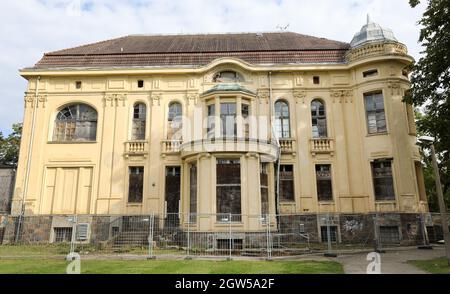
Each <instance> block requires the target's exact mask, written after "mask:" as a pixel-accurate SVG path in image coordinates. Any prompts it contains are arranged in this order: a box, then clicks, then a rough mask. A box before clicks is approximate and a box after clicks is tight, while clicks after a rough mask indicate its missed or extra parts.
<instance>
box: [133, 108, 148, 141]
mask: <svg viewBox="0 0 450 294" xmlns="http://www.w3.org/2000/svg"><path fill="white" fill-rule="evenodd" d="M141 105H142V106H143V111H141V110H140V109H139V111H138V114H139V115H141V114H144V117H143V118H142V117H138V118H136V117H135V116H136V107H139V106H141ZM131 116H132V118H131V140H134V141H144V140H146V139H147V117H148V111H147V104H146V103H144V102H141V101H138V102H136V103H134V105H133V108H132V115H131ZM138 122H141V124H143V129H144V130H143V132H142V131H141V132H140V134H142V135H143V136H142V138H137V137H136V134H135V133H134V130H135V124H136V123H138Z"/></svg>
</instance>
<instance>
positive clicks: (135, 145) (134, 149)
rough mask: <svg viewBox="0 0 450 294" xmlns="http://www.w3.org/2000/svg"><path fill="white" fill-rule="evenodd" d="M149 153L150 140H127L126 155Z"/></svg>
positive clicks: (144, 154)
mask: <svg viewBox="0 0 450 294" xmlns="http://www.w3.org/2000/svg"><path fill="white" fill-rule="evenodd" d="M147 154H148V142H147V141H145V140H133V141H127V142H125V157H129V156H134V155H137V156H144V157H145V156H146V155H147Z"/></svg>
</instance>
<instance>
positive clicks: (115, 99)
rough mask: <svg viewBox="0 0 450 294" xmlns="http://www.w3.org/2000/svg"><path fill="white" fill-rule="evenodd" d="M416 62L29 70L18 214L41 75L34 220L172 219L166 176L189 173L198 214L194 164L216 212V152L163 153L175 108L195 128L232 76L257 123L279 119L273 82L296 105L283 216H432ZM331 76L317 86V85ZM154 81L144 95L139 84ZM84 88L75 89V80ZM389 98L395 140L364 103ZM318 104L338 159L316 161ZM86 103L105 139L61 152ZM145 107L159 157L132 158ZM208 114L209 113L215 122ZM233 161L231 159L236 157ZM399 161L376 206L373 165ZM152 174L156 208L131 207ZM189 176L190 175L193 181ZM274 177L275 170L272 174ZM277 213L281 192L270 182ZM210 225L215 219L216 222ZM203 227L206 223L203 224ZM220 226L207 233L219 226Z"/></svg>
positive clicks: (253, 159) (203, 197) (149, 198)
mask: <svg viewBox="0 0 450 294" xmlns="http://www.w3.org/2000/svg"><path fill="white" fill-rule="evenodd" d="M410 62H411V59H410V58H409V57H407V56H406V55H405V56H395V55H389V54H386V55H382V56H377V57H371V56H370V54H369V55H368V57H367V58H365V59H364V58H363V59H361V58H360V59H356V60H354V61H351V62H349V64H346V65H317V66H313V65H308V66H305V65H298V66H292V65H291V66H281V65H280V66H272V67H257V66H252V65H249V64H246V63H243V62H241V61H238V60H234V59H220V60H217V61H215V62H213V64H211V65H209V66H207V67H204V68H200V69H199V68H195V69H186V68H184V69H181V68H180V69H148V70H145V69H141V70H133V69H130V70H128V72H127V70H122V71H119V70H113V69H111V70H106V69H105V70H103V71H88V70H84V71H83V70H80V71H72V72H70V71H53V72H51V71H48V72H40V73H36V72H22V74H23V75H24V76H25V77H26V78H27V79H28V80H29V84H28V89H27V94H26V97H25V115H24V128H23V130H24V132H23V139H22V145H21V150H20V160H19V167H18V173H17V182H16V188H15V195H14V200H13V213H14V214H18V213H19V212H20V205H21V203H22V202H21V201H22V199H23V197H24V187H25V177H26V170H27V154H28V149H29V146H30V132H31V124H32V114H33V106H34V103H36V90H37V89H36V84H37V81H36V79H37V75H40V76H41V80H40V83H39V89H38V90H39V92H38V97H37V100H38V107H37V108H36V126H35V131H36V133H35V137H34V144H33V150H32V160H31V167H30V174H29V181H28V190H27V193H26V195H25V199H26V201H25V202H26V211H27V213H33V214H63V213H79V214H85V213H90V214H140V213H149V212H156V213H162V212H163V211H164V189H165V187H164V185H165V181H164V180H165V177H164V169H165V166H166V165H181V166H182V177H183V179H184V180H183V181H182V182H183V183H182V188H181V189H182V195H181V199H182V200H181V201H182V208H181V210H182V212H187V211H188V207H189V200H188V197H187V196H186V195H187V194H188V187H187V179H188V175H187V171H188V165H187V162H191V161H196V162H197V164H198V176H199V182H198V184H199V188H198V212H199V213H214V212H215V203H216V202H215V185H214V183H215V165H214V164H215V156H216V155H215V154H205V153H201V154H198V155H196V156H190V157H187V158H185V159H183V160H182V159H181V157H180V155H179V153H174V154H171V153H167V154H166V153H163V152H162V146H163V145H162V141H163V140H165V138H166V130H167V123H166V122H167V113H168V105H169V103H170V102H172V101H179V102H181V103H182V105H183V113H184V114H187V115H188V117H189V118H190V119H193V118H194V117H195V113H194V109H195V108H196V107H199V108H200V109H202V111H203V114H204V113H205V111H206V110H205V105H204V103H205V101H204V100H202V99H201V98H200V97H199V94H201V93H202V92H204V91H205V90H208V89H210V88H211V87H212V86H214V85H215V83H212V82H211V81H212V76H213V74H214V73H216V72H217V71H219V70H221V69H232V70H236V71H238V72H240V73H241V74H242V75H243V76H244V77H245V82H243V83H242V85H243V86H244V87H246V88H247V89H249V90H252V91H254V92H255V93H257V96H256V98H255V100H254V101H253V102H252V104H251V105H252V110H251V111H252V113H253V114H255V113H256V114H257V115H265V116H267V115H269V108H270V107H269V101H270V100H269V98H268V96H269V79H268V73H269V71H270V72H271V80H272V85H271V86H272V93H273V96H272V103H274V102H275V101H276V100H277V99H280V98H282V99H285V100H286V101H288V102H289V106H290V111H291V133H292V139H293V140H294V145H293V146H294V149H293V150H292V152H289V153H284V154H283V155H282V163H292V164H294V165H295V166H294V173H295V202H294V203H282V207H281V209H282V212H286V213H290V212H292V213H298V212H328V211H329V212H348V213H353V212H371V211H400V212H418V211H424V210H426V203H425V202H420V201H419V192H418V186H417V182H416V175H415V170H414V161H415V160H420V155H419V152H418V149H417V147H416V146H415V140H416V138H415V135H414V134H410V133H409V131H408V120H407V112H406V107H405V104H404V103H403V102H402V101H401V100H402V96H403V94H404V91H405V90H406V89H408V87H409V82H408V79H407V78H406V77H404V76H403V75H402V69H403V68H404V67H405V66H406V65H407V64H408V63H410ZM375 68H376V69H378V72H379V75H378V76H376V77H370V78H363V76H362V72H363V71H366V70H368V69H375ZM315 75H317V76H320V79H321V83H320V85H314V84H313V82H312V77H313V76H315ZM138 79H143V80H144V81H145V84H144V88H142V89H140V88H138V87H137V80H138ZM78 80H79V81H82V89H80V90H77V89H75V81H78ZM374 90H381V91H382V92H383V97H384V102H385V112H386V120H387V128H388V133H387V134H384V135H368V134H367V126H366V117H365V110H364V101H363V93H365V92H370V91H374ZM315 98H320V99H322V100H323V101H324V102H325V106H326V113H327V124H328V136H329V138H330V139H332V140H333V142H334V150H333V151H332V152H327V153H317V154H314V153H312V152H311V149H310V145H311V142H310V139H311V133H312V130H311V111H310V104H311V101H312V100H313V99H315ZM74 102H83V103H86V104H88V105H91V106H92V107H93V108H95V109H96V110H97V112H98V128H97V140H96V142H92V143H66V144H62V143H53V142H51V138H52V133H53V121H54V119H55V116H56V113H57V111H58V110H59V109H60V108H61V107H62V106H64V105H66V104H70V103H74ZM136 102H144V103H145V104H146V105H147V111H148V115H147V135H146V138H147V145H146V146H147V147H146V148H147V151H148V153H147V154H143V155H142V156H124V153H125V142H126V141H128V140H129V139H130V134H131V131H130V128H131V120H132V108H133V105H134V104H135V103H136ZM204 115H205V114H204ZM224 155H225V156H226V155H227V154H226V153H225V154H224ZM228 155H229V154H228ZM238 156H240V158H241V163H242V167H241V168H242V213H243V214H258V213H260V196H259V174H258V169H259V163H258V161H259V157H258V155H257V154H252V153H250V154H246V153H241V154H239V155H238ZM386 157H392V158H393V159H394V160H393V178H394V185H395V193H396V200H395V201H382V202H376V201H374V195H373V194H374V192H373V185H372V177H371V170H370V161H371V160H373V159H377V158H386ZM316 163H331V164H332V173H333V196H334V201H332V202H322V203H319V202H318V201H317V196H316V185H315V171H314V164H316ZM136 165H139V166H141V165H142V166H144V167H145V181H144V200H143V203H142V205H140V204H127V193H128V187H127V183H128V176H127V171H128V167H129V166H136ZM185 171H186V173H185ZM270 172H271V174H272V175H273V173H274V170H273V167H271V168H270ZM269 190H270V199H271V212H274V211H275V207H274V204H273V203H274V197H275V196H274V192H273V191H274V182H273V178H272V179H271V183H270V187H269ZM207 221H210V220H207ZM200 224H202V223H201V220H200ZM208 225H209V224H204V226H205V227H207V226H208Z"/></svg>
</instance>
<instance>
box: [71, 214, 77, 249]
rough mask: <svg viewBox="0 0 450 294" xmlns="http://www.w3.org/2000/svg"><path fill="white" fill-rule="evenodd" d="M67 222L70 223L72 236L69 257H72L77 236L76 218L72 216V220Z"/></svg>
mask: <svg viewBox="0 0 450 294" xmlns="http://www.w3.org/2000/svg"><path fill="white" fill-rule="evenodd" d="M69 220H70V221H71V223H72V236H71V239H70V252H69V253H70V255H73V253H74V252H75V238H76V234H77V225H78V217H77V216H76V215H74V216H72V218H69Z"/></svg>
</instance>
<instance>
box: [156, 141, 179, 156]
mask: <svg viewBox="0 0 450 294" xmlns="http://www.w3.org/2000/svg"><path fill="white" fill-rule="evenodd" d="M182 143H183V141H181V140H163V141H161V154H163V155H165V154H172V153H179V152H180V146H181V144H182Z"/></svg>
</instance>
